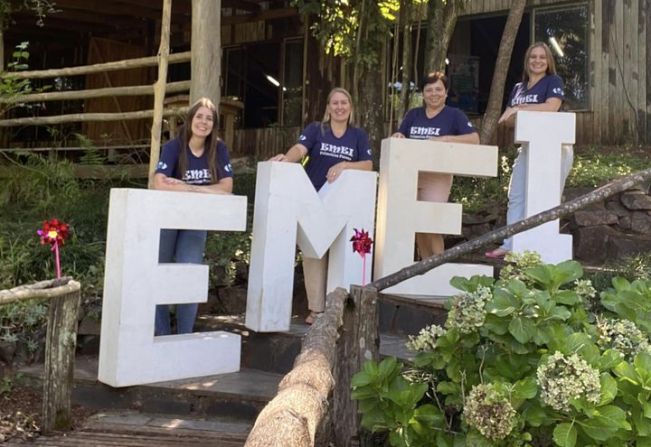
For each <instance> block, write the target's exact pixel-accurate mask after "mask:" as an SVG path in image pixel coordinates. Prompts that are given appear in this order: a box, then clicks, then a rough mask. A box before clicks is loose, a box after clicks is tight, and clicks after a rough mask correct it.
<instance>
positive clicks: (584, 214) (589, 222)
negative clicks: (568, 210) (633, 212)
mask: <svg viewBox="0 0 651 447" xmlns="http://www.w3.org/2000/svg"><path fill="white" fill-rule="evenodd" d="M617 222H618V219H617V214H615V213H613V212H612V211H607V210H605V209H602V210H578V211H576V212H575V213H574V223H575V224H576V225H577V226H579V227H594V226H597V225H614V224H616V223H617Z"/></svg>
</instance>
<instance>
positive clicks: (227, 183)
mask: <svg viewBox="0 0 651 447" xmlns="http://www.w3.org/2000/svg"><path fill="white" fill-rule="evenodd" d="M154 189H160V190H161V191H181V192H202V193H207V194H230V193H231V192H232V191H233V178H232V177H225V178H223V179H221V180H220V181H219V182H217V183H215V184H213V185H189V184H187V183H185V182H184V181H182V180H179V179H177V178H174V177H168V176H166V175H165V174H161V173H158V174H156V175H154Z"/></svg>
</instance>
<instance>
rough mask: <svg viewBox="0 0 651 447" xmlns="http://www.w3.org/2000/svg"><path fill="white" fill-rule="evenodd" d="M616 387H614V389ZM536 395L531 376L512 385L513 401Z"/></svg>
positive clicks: (536, 389)
mask: <svg viewBox="0 0 651 447" xmlns="http://www.w3.org/2000/svg"><path fill="white" fill-rule="evenodd" d="M616 386H617V385H615V387H616ZM536 393H538V385H537V384H536V379H535V377H533V376H528V377H525V378H524V379H522V380H518V381H517V382H515V384H514V385H513V391H512V396H513V398H515V399H521V400H526V399H533V398H534V397H536Z"/></svg>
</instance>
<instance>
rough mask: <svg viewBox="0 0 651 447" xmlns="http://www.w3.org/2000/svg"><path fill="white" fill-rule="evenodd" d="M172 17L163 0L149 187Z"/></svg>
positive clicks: (166, 0) (156, 149)
mask: <svg viewBox="0 0 651 447" xmlns="http://www.w3.org/2000/svg"><path fill="white" fill-rule="evenodd" d="M171 17H172V0H163V19H162V23H161V29H160V47H159V49H158V57H159V58H160V60H159V61H158V80H157V81H156V83H155V84H154V117H153V120H152V124H151V143H150V146H149V175H148V178H149V182H148V183H149V185H148V186H149V188H153V184H154V172H155V171H156V165H157V164H158V158H159V157H160V144H161V141H160V136H161V126H162V125H163V102H164V101H165V87H166V86H167V64H168V59H169V55H170V22H171Z"/></svg>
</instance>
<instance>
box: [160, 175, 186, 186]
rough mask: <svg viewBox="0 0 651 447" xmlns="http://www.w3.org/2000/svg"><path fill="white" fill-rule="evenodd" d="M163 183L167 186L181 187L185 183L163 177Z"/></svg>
mask: <svg viewBox="0 0 651 447" xmlns="http://www.w3.org/2000/svg"><path fill="white" fill-rule="evenodd" d="M163 182H164V183H165V184H167V185H182V184H183V183H185V182H184V181H183V180H179V179H177V178H174V177H165V178H164V179H163Z"/></svg>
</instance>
